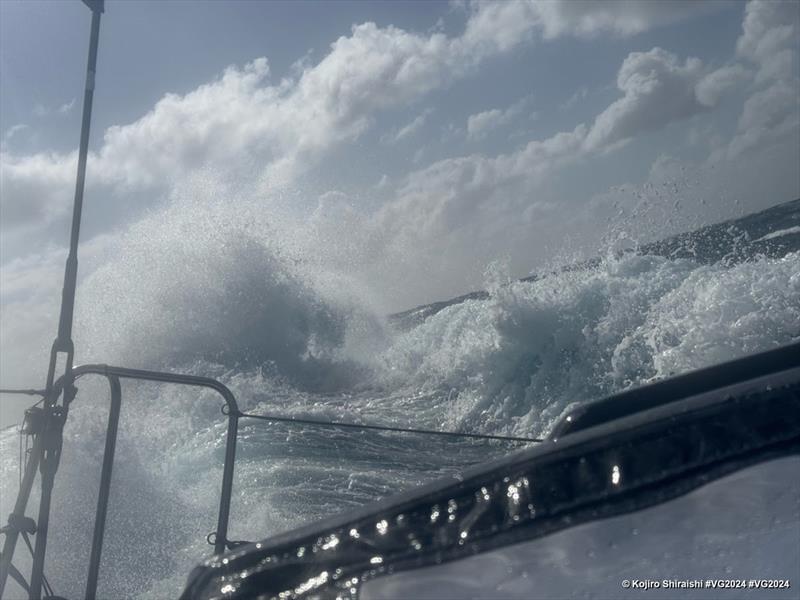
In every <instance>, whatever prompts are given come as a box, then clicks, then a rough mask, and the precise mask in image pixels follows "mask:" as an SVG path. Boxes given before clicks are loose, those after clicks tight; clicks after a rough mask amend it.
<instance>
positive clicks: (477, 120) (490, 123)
mask: <svg viewBox="0 0 800 600" xmlns="http://www.w3.org/2000/svg"><path fill="white" fill-rule="evenodd" d="M529 102H530V97H525V98H522V99H521V100H518V101H517V102H515V103H514V104H512V105H511V106H509V107H508V108H506V109H499V108H494V109H491V110H485V111H483V112H479V113H476V114H474V115H470V116H469V117H467V137H469V138H470V139H472V140H478V139H481V138H483V137H486V136H487V135H488V134H489V133H491V132H492V131H493V130H495V129H498V128H500V127H502V126H504V125H507V124H509V123H510V122H511V121H513V120H514V119H515V118H517V117H518V116H519V115H520V114H522V113H523V112H524V111H525V108H526V106H527V105H528V104H529Z"/></svg>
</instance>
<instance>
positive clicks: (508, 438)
mask: <svg viewBox="0 0 800 600" xmlns="http://www.w3.org/2000/svg"><path fill="white" fill-rule="evenodd" d="M237 416H239V417H248V418H250V419H258V420H261V421H275V422H277V423H294V424H297V425H313V426H317V427H342V428H349V429H371V430H374V431H394V432H397V433H420V434H424V435H439V436H446V437H459V438H473V439H479V440H502V441H504V442H521V443H524V444H529V443H532V442H539V443H541V442H543V441H544V440H543V439H542V438H527V437H516V436H511V435H489V434H483V433H459V432H457V431H435V430H432V429H411V428H408V427H388V426H386V425H359V424H357V423H340V422H338V421H315V420H312V419H294V418H291V417H275V416H270V415H254V414H250V413H239V414H238V415H237Z"/></svg>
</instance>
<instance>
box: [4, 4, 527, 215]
mask: <svg viewBox="0 0 800 600" xmlns="http://www.w3.org/2000/svg"><path fill="white" fill-rule="evenodd" d="M518 11H519V6H518V5H517V4H516V3H501V4H486V5H481V6H479V7H477V8H476V9H475V10H474V11H473V13H472V14H471V16H470V19H469V21H468V22H467V25H466V28H465V31H464V33H463V35H461V36H457V37H448V36H446V35H444V34H442V33H439V32H435V33H432V34H430V35H419V34H415V33H410V32H407V31H404V30H402V29H398V28H396V27H393V26H389V27H385V28H380V27H378V26H377V25H375V24H374V23H364V24H362V25H357V26H354V27H353V30H352V33H351V35H350V36H347V37H344V36H343V37H340V38H339V39H338V40H336V41H335V42H334V43H333V44H332V45H331V49H330V52H329V53H328V54H327V55H326V56H325V57H324V58H323V59H322V60H321V61H320V62H319V63H318V64H317V65H315V66H313V67H307V68H305V69H303V70H302V73H301V74H300V75H299V76H298V77H297V78H296V79H284V80H282V81H281V82H279V83H277V84H271V85H270V84H269V83H268V77H269V67H268V64H267V61H266V59H264V58H260V59H257V60H255V61H253V62H251V63H249V64H247V65H245V66H244V67H243V68H241V69H237V68H234V67H231V68H229V69H227V70H226V71H225V73H224V74H223V75H222V77H221V78H219V79H218V80H216V81H213V82H211V83H209V84H206V85H202V86H200V87H199V88H197V89H196V90H194V91H192V92H190V93H188V94H186V95H183V96H179V95H175V94H168V95H167V96H165V97H164V98H162V99H161V100H160V101H159V102H158V103H157V104H156V105H155V107H154V108H153V109H152V110H151V111H150V112H149V113H147V114H146V115H145V116H143V117H142V118H141V119H139V120H138V121H136V122H134V123H131V124H129V125H124V126H114V127H110V128H108V129H107V130H106V132H105V134H104V137H103V144H102V146H101V147H100V150H99V151H98V152H97V153H96V154H93V155H92V156H91V157H90V162H89V177H88V179H89V181H90V182H91V184H92V185H94V184H96V183H98V182H100V183H103V184H105V185H110V186H114V187H115V188H116V189H123V190H130V189H131V188H162V189H163V188H165V187H166V186H167V185H168V184H169V183H170V182H174V181H175V180H176V179H180V178H181V177H182V176H184V175H185V174H186V173H189V172H191V171H193V170H195V169H198V168H200V167H204V166H206V165H214V166H215V168H218V169H223V170H224V169H230V170H231V171H232V172H236V170H237V169H239V170H242V169H248V170H249V171H252V170H253V168H254V167H255V168H260V169H261V171H262V176H263V179H264V181H266V182H272V183H275V182H285V181H287V180H291V179H292V178H293V177H294V176H295V175H296V174H297V173H298V172H299V171H300V170H302V169H306V168H309V167H310V166H312V165H314V164H315V163H316V161H317V160H318V159H319V158H320V157H321V156H322V155H324V153H325V152H327V151H328V150H329V149H330V148H332V147H334V146H336V145H337V144H340V143H342V142H345V141H350V140H353V139H355V138H357V137H358V136H359V135H361V134H362V133H363V132H364V131H365V130H366V129H367V128H368V127H369V126H370V125H371V124H372V116H373V115H374V113H376V112H378V111H381V110H386V109H389V108H393V107H397V106H402V105H405V104H408V103H410V102H413V101H415V100H416V99H418V98H419V97H421V96H422V95H424V94H426V93H427V92H429V91H431V90H432V89H435V88H439V87H442V86H445V85H447V84H448V83H449V82H451V81H453V80H454V79H456V78H458V77H461V76H463V75H464V74H466V73H467V72H469V71H470V70H471V69H472V68H473V67H474V66H475V65H477V64H478V63H480V62H481V61H482V60H484V59H486V58H487V57H489V56H492V55H495V54H497V53H500V52H504V51H507V50H509V49H510V48H512V47H514V46H516V45H518V44H519V43H522V42H523V41H525V40H526V39H527V38H528V37H529V28H530V27H531V26H532V23H531V22H525V21H519V20H518V19H516V18H515V15H517V13H518ZM511 21H513V22H514V23H515V27H514V28H513V29H512V30H507V29H502V30H499V29H497V28H498V27H504V26H505V25H506V24H507V23H509V22H511ZM409 133H410V132H409ZM73 160H74V156H73V155H72V154H61V155H59V154H39V155H35V156H13V155H11V154H8V153H5V154H3V156H2V162H3V167H2V168H3V188H4V190H3V191H4V193H3V197H2V205H3V210H4V211H5V212H6V213H7V214H9V215H11V216H12V217H13V218H12V219H11V220H9V221H5V222H4V226H5V227H8V226H11V225H14V224H18V223H20V222H21V220H22V219H23V217H24V216H25V215H28V217H30V218H31V219H33V218H35V217H37V215H38V214H39V213H40V212H41V210H39V209H36V210H29V208H30V207H29V206H28V207H27V208H26V206H27V205H28V204H29V203H30V202H31V200H30V198H29V196H27V195H25V194H23V192H29V191H32V190H34V188H35V191H36V192H37V198H39V200H37V201H36V202H35V204H36V205H37V206H38V205H43V204H45V203H49V202H50V201H52V199H53V198H54V197H57V196H58V197H60V196H61V195H63V194H64V193H65V192H66V193H67V194H68V187H69V186H68V185H67V184H68V180H67V179H66V178H65V177H64V176H63V174H64V173H65V172H68V171H70V170H72V169H70V166H71V165H72V161H73ZM65 186H66V187H65ZM48 206H49V204H48ZM61 210H62V209H56V210H55V212H56V213H58V212H59V211H61Z"/></svg>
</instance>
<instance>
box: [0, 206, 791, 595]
mask: <svg viewBox="0 0 800 600" xmlns="http://www.w3.org/2000/svg"><path fill="white" fill-rule="evenodd" d="M174 217H175V218H174V219H172V220H169V219H167V220H165V221H166V224H164V225H163V226H162V227H158V226H157V224H156V223H153V222H149V223H144V224H142V225H141V227H142V231H139V232H137V231H135V230H134V231H133V232H132V233H131V234H130V235H129V237H128V241H127V242H126V246H125V265H124V266H125V269H121V268H120V265H119V264H112V265H110V266H108V267H105V268H102V269H100V270H99V271H97V272H96V273H94V274H93V275H91V276H90V277H89V278H88V279H87V280H86V281H84V282H83V284H82V286H81V289H80V292H79V297H78V302H79V305H80V306H91V310H92V312H93V314H95V315H97V316H98V318H96V319H93V320H92V321H88V320H84V321H80V320H79V323H78V327H79V330H80V331H81V334H82V337H81V339H82V340H85V350H84V356H91V357H95V356H97V357H104V358H103V359H104V361H105V362H109V363H113V364H119V365H124V366H133V367H147V368H161V369H171V370H175V371H182V372H188V373H194V374H202V375H207V376H212V377H216V378H218V379H220V380H221V381H223V382H224V383H225V384H226V385H228V386H229V387H230V388H231V389H232V390H233V391H234V393H235V394H236V396H237V398H238V400H239V403H240V406H241V408H242V409H243V410H245V411H247V412H254V413H259V412H262V413H272V414H283V415H288V416H295V417H309V418H315V419H336V420H342V421H350V422H361V423H374V424H382V425H399V426H404V427H422V428H427V429H440V430H450V431H469V432H483V433H493V434H513V435H521V436H541V435H546V434H547V433H548V431H549V430H550V428H551V427H552V426H553V425H554V423H555V422H556V421H557V420H558V419H559V417H560V416H561V415H562V414H563V413H564V412H565V411H566V410H568V409H569V408H570V407H572V406H574V405H575V404H576V403H581V402H589V401H591V400H592V399H596V398H600V397H602V396H604V395H606V394H609V393H613V392H616V391H619V390H623V389H626V388H630V387H632V386H637V385H641V384H644V383H647V382H649V381H653V380H656V379H659V378H663V377H667V376H670V375H672V374H676V373H681V372H686V371H689V370H693V369H696V368H699V367H702V366H705V365H709V364H713V363H717V362H720V361H724V360H728V359H731V358H734V357H737V356H741V355H745V354H748V353H752V352H757V351H760V350H765V349H769V348H772V347H775V346H778V345H782V344H786V343H789V342H791V341H794V340H797V339H798V338H800V228H799V227H798V226H800V201H795V202H791V203H787V204H783V205H780V206H778V207H775V208H773V209H770V210H768V211H765V212H763V213H759V214H756V215H751V216H749V217H745V218H744V219H741V220H738V221H736V222H732V223H725V224H721V225H718V226H713V227H707V228H704V229H703V230H700V231H698V232H696V233H694V234H692V235H682V236H676V237H674V238H670V239H669V240H665V241H663V242H660V243H657V244H649V245H645V246H641V247H638V248H633V249H631V250H628V251H625V252H608V253H607V254H606V255H604V256H601V257H598V258H596V259H594V260H591V261H587V262H584V263H581V264H576V265H572V266H570V267H569V268H561V269H552V270H545V271H543V272H540V273H537V274H536V276H533V277H530V278H527V279H526V280H522V281H509V280H508V279H507V278H505V277H503V276H502V273H498V274H496V276H494V277H489V282H488V283H489V285H488V288H487V289H486V290H484V291H482V292H478V293H474V294H470V295H467V296H464V297H461V298H457V299H454V300H451V301H446V302H439V303H436V304H434V305H429V306H425V307H419V308H417V309H413V310H410V311H407V312H404V313H401V314H398V315H393V316H389V317H387V316H385V315H383V314H381V313H380V312H379V311H376V310H375V308H374V307H373V306H371V305H370V303H369V302H368V301H367V300H365V295H363V294H360V293H357V290H354V289H353V288H352V287H351V286H348V285H345V284H344V283H342V282H341V281H336V280H335V279H334V278H325V277H322V276H319V275H318V274H314V273H313V272H312V271H311V270H310V269H309V267H308V266H307V265H304V264H301V263H298V262H297V261H296V260H293V259H292V258H290V257H289V256H287V255H286V254H284V253H282V252H281V251H280V250H276V249H275V248H274V247H273V246H271V245H270V244H269V243H266V242H265V241H264V240H263V239H260V238H258V237H256V236H248V235H234V236H231V235H228V234H226V230H225V229H224V228H220V227H217V226H216V225H217V224H216V223H214V222H210V223H209V224H208V227H207V228H206V229H205V230H203V231H201V232H199V233H187V234H186V235H184V236H175V234H174V232H175V231H176V230H178V231H180V230H181V226H182V221H181V219H182V218H184V217H182V216H180V215H174ZM145 232H146V234H145ZM159 236H162V238H163V239H159ZM198 238H202V239H203V243H202V244H199V243H198V242H197V239H198ZM154 239H155V243H156V247H160V248H165V249H166V250H165V251H164V252H163V253H161V254H159V255H158V256H157V257H153V256H152V253H151V252H150V251H149V248H151V247H152V245H153V243H154ZM209 239H210V240H211V241H210V242H209ZM209 244H211V247H213V252H209V250H208V249H209V247H210V245H209ZM198 258H200V259H201V260H198ZM187 265H192V267H191V268H188V267H187ZM131 274H133V277H135V281H134V284H135V285H130V283H129V282H127V280H128V279H130V277H131ZM120 289H126V290H127V292H126V293H125V294H121V293H120V292H119V290H120ZM93 323H103V326H102V327H100V326H98V325H96V324H93ZM79 387H80V393H79V396H78V400H77V401H76V402H75V404H74V405H73V408H72V411H71V415H70V420H69V422H68V424H67V427H66V429H65V444H64V457H63V460H62V463H61V468H60V470H59V473H58V476H57V486H56V492H55V498H54V509H53V515H52V518H51V533H50V543H49V547H48V551H49V559H48V564H47V569H46V574H47V576H48V579H49V580H50V583H51V584H52V585H53V587H54V589H55V590H56V591H57V592H58V593H59V594H62V595H64V596H67V597H80V596H81V594H82V593H83V586H84V583H85V576H86V572H85V568H86V564H87V558H88V552H89V542H90V537H91V526H92V519H93V517H94V505H95V502H96V493H97V485H98V480H99V465H100V460H101V457H102V449H103V439H104V433H105V419H106V415H107V405H108V402H107V391H106V389H105V387H104V386H103V385H102V382H98V381H90V380H89V379H88V378H87V379H86V380H85V381H84V380H81V382H80V384H79ZM220 405H221V400H220V398H218V397H217V396H215V395H214V394H213V393H211V392H205V391H198V390H195V389H182V388H176V387H173V386H163V385H152V384H130V383H125V384H124V385H123V409H122V422H121V429H120V438H119V443H118V448H117V455H116V456H117V462H116V465H115V471H114V480H113V484H112V499H111V505H110V509H109V516H108V526H107V530H106V543H105V546H104V551H103V565H102V568H101V584H100V596H101V597H108V598H123V597H124V598H127V597H131V598H135V597H141V598H169V597H174V596H175V595H176V594H177V593H178V592H179V590H180V589H181V588H182V586H183V584H184V582H185V577H186V575H187V574H188V571H189V569H190V568H191V567H192V566H193V565H194V564H195V563H196V562H198V561H199V560H201V559H202V558H203V557H205V556H207V554H208V553H209V551H210V547H209V546H208V545H207V544H206V542H205V536H206V534H207V533H209V532H210V531H212V530H213V528H214V526H215V522H216V509H217V500H218V492H219V483H220V481H221V468H222V457H223V451H224V448H223V446H224V434H225V419H224V417H223V416H222V415H221V414H220V410H219V409H220ZM18 442H19V440H18V436H17V435H16V433H15V432H14V431H13V430H11V429H7V430H5V431H3V432H2V433H0V469H1V470H2V472H0V477H2V485H3V488H2V489H3V493H2V497H0V510H2V513H3V514H7V513H8V512H9V511H10V508H11V505H12V504H13V500H14V496H15V492H16V487H17V481H18V476H19V473H18ZM516 448H519V445H518V444H509V443H504V442H479V441H466V440H452V439H432V438H428V437H423V436H418V435H400V434H392V433H379V432H352V431H347V430H343V431H337V430H329V429H314V428H310V427H297V426H289V425H278V424H267V423H264V422H254V421H253V422H248V420H246V419H245V420H243V421H242V422H241V429H240V437H239V446H238V460H237V465H236V476H235V483H234V499H233V512H232V515H231V532H230V537H231V538H232V539H246V540H255V539H260V538H264V537H267V536H269V535H272V534H275V533H277V532H280V531H284V530H286V529H289V528H292V527H295V526H298V525H301V524H304V523H307V522H309V521H311V520H314V519H317V518H320V517H324V516H328V515H331V514H334V513H336V512H340V511H343V510H346V509H348V508H352V507H355V506H360V505H363V504H365V503H368V502H370V501H373V500H375V499H378V498H382V497H386V496H389V495H391V494H393V493H395V492H398V491H400V490H404V489H407V488H409V487H412V486H414V485H417V484H419V483H421V482H424V481H428V480H431V479H434V478H436V477H440V476H443V475H450V474H454V473H457V472H458V471H459V470H460V469H463V468H464V467H466V466H469V465H472V464H475V463H477V462H480V461H483V460H486V459H489V458H491V457H495V456H499V455H502V454H504V453H507V452H509V451H511V450H513V449H516ZM35 505H36V498H35V495H34V498H33V499H32V503H31V506H35ZM28 514H31V515H33V514H35V512H34V511H33V510H29V511H28ZM19 555H20V556H21V557H22V556H24V554H23V553H22V552H20V553H19ZM18 566H19V567H20V568H22V570H23V571H25V570H26V569H27V568H28V562H27V561H25V560H19V561H18ZM9 597H14V596H13V594H11V595H9Z"/></svg>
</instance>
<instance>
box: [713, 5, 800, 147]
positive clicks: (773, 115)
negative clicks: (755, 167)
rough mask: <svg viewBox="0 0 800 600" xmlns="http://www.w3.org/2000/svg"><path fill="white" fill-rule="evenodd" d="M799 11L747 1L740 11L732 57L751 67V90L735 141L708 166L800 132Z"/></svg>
mask: <svg viewBox="0 0 800 600" xmlns="http://www.w3.org/2000/svg"><path fill="white" fill-rule="evenodd" d="M799 36H800V5H798V4H797V3H796V2H773V1H765V0H752V1H751V2H749V3H748V4H747V6H746V8H745V18H744V22H743V23H742V34H741V36H740V37H739V40H738V41H737V44H736V52H737V55H738V56H739V57H740V58H742V59H743V60H745V61H747V62H750V63H752V64H754V65H755V66H756V68H757V73H756V77H755V83H756V86H757V87H756V90H755V91H754V92H753V93H752V94H751V95H750V97H749V98H748V99H747V100H746V101H745V103H744V107H743V109H742V113H741V115H740V117H739V123H738V126H737V132H736V135H735V136H734V137H733V139H731V141H730V143H729V144H728V146H727V147H725V148H722V149H721V150H720V151H718V152H716V153H715V155H714V156H713V157H712V158H713V160H715V161H717V160H721V159H723V158H728V159H731V158H735V157H736V156H738V155H740V154H742V153H745V152H748V151H749V150H752V149H754V148H757V147H758V148H763V147H765V146H766V145H770V144H774V143H779V142H781V141H782V140H784V139H786V137H787V136H789V135H797V132H798V130H800V77H798V64H799V61H798V41H797V40H798V37H799Z"/></svg>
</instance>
